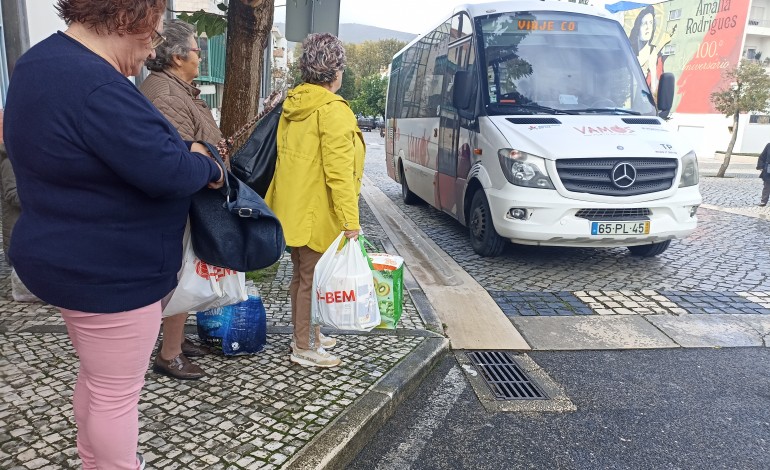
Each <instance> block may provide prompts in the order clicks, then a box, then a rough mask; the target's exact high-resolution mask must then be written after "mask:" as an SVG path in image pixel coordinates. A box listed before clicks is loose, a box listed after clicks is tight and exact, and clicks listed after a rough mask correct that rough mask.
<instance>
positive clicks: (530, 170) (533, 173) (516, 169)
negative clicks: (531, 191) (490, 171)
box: [497, 148, 556, 189]
mask: <svg viewBox="0 0 770 470" xmlns="http://www.w3.org/2000/svg"><path fill="white" fill-rule="evenodd" d="M497 157H498V158H499V160H500V167H501V168H502V169H503V174H504V175H505V179H507V180H508V182H509V183H511V184H514V185H516V186H525V187H527V188H541V189H556V188H554V186H553V183H552V182H551V178H549V177H548V170H546V168H545V160H543V159H542V158H540V157H536V156H534V155H530V154H528V153H526V152H521V151H519V150H515V149H507V148H506V149H500V150H498V151H497Z"/></svg>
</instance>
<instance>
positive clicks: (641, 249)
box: [628, 240, 671, 258]
mask: <svg viewBox="0 0 770 470" xmlns="http://www.w3.org/2000/svg"><path fill="white" fill-rule="evenodd" d="M669 245H671V240H666V241H664V242H660V243H652V244H650V245H636V246H629V247H628V251H630V252H631V254H632V255H634V256H641V257H643V258H649V257H652V256H658V255H659V254H661V253H663V252H664V251H666V250H667V249H668V247H669Z"/></svg>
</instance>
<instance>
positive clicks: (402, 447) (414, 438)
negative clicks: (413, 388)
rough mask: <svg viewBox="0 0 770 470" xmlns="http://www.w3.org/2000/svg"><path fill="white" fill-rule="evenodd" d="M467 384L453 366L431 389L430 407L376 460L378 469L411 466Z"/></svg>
mask: <svg viewBox="0 0 770 470" xmlns="http://www.w3.org/2000/svg"><path fill="white" fill-rule="evenodd" d="M466 387H467V384H466V382H465V378H464V377H463V374H462V372H460V369H458V368H457V366H454V367H452V369H451V370H450V371H449V373H448V374H447V375H446V377H444V380H442V381H441V385H439V387H438V388H437V389H436V390H434V391H433V393H431V395H430V398H429V399H428V403H429V405H428V406H427V408H423V409H422V411H420V412H419V413H418V414H417V416H415V417H414V420H413V424H412V426H410V427H409V432H408V433H407V434H406V436H404V438H403V439H402V440H401V443H400V444H398V446H396V447H393V448H392V449H391V450H390V451H389V452H388V453H387V454H385V456H384V457H383V458H382V459H381V460H380V461H379V462H378V463H377V467H376V470H407V469H410V468H412V465H413V464H414V462H415V461H416V460H417V458H418V457H419V456H420V453H422V450H423V449H424V448H425V446H426V445H428V441H429V440H430V438H431V437H432V436H433V432H434V431H435V430H436V429H438V427H439V426H440V425H441V422H442V421H444V419H445V418H446V416H447V414H449V410H450V408H452V405H454V403H455V402H456V401H457V399H458V398H460V395H462V393H463V392H464V391H465V389H466Z"/></svg>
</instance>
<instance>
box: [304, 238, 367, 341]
mask: <svg viewBox="0 0 770 470" xmlns="http://www.w3.org/2000/svg"><path fill="white" fill-rule="evenodd" d="M344 236H345V232H342V233H340V235H339V236H338V237H337V238H336V239H335V240H334V242H333V243H332V244H331V245H330V246H329V249H327V250H326V252H325V253H324V254H323V256H321V259H320V260H318V264H316V267H315V271H314V273H313V292H312V295H313V298H312V299H311V318H312V322H313V324H317V325H324V326H331V327H333V328H338V329H341V330H358V331H369V330H371V329H372V328H374V327H375V326H378V325H379V324H380V322H381V318H380V311H379V308H378V307H377V297H376V294H375V292H374V280H373V277H372V271H371V269H370V268H369V262H368V261H367V260H366V257H365V256H364V253H363V251H362V250H361V247H360V246H359V244H358V243H355V242H353V241H351V240H348V239H346V238H344ZM343 241H344V243H345V245H344V246H343V247H342V249H341V250H339V251H337V249H338V247H339V246H340V243H341V242H343Z"/></svg>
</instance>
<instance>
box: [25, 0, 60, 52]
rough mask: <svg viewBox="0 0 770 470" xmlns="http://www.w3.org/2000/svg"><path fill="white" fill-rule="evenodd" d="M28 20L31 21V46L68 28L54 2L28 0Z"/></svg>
mask: <svg viewBox="0 0 770 470" xmlns="http://www.w3.org/2000/svg"><path fill="white" fill-rule="evenodd" d="M33 3H34V5H33ZM27 20H28V23H29V45H30V47H31V46H34V45H35V44H37V43H39V42H40V41H42V40H43V39H45V38H47V37H48V36H50V35H52V34H54V33H55V32H56V31H64V30H65V29H67V25H65V24H64V21H63V20H62V19H61V18H59V16H58V13H57V12H56V10H55V9H54V4H53V2H43V1H40V0H36V1H34V2H29V1H28V2H27Z"/></svg>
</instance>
